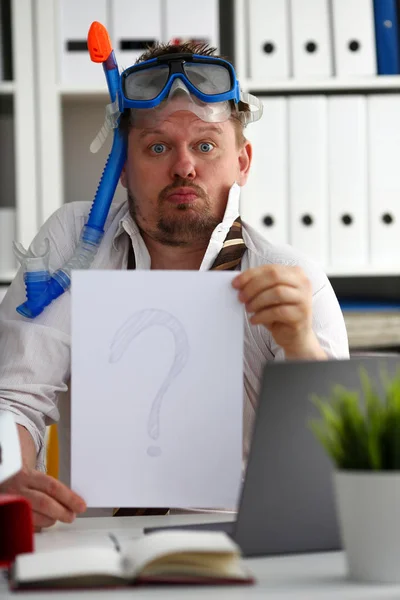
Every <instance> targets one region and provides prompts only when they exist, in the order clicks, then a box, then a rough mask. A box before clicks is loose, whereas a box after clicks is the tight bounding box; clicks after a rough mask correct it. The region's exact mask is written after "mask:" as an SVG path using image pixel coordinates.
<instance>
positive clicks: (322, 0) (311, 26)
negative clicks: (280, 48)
mask: <svg viewBox="0 0 400 600" xmlns="http://www.w3.org/2000/svg"><path fill="white" fill-rule="evenodd" d="M342 1H343V0H342ZM345 1H346V0H345ZM290 7H291V25H292V62H293V75H294V77H296V78H301V77H329V76H330V75H332V44H331V31H330V18H329V2H328V0H290Z"/></svg>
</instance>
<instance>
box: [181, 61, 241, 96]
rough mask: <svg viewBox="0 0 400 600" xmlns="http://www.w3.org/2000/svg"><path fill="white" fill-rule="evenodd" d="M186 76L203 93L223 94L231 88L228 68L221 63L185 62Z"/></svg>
mask: <svg viewBox="0 0 400 600" xmlns="http://www.w3.org/2000/svg"><path fill="white" fill-rule="evenodd" d="M184 70H185V74H186V77H187V78H188V80H189V81H190V83H191V84H192V85H194V87H195V88H197V89H198V90H199V91H200V92H202V93H203V94H208V95H210V96H212V95H213V94H224V93H225V92H229V90H230V89H231V88H232V85H231V77H230V73H229V71H228V69H226V68H225V67H223V66H222V65H213V64H210V65H207V64H204V63H198V64H196V63H185V64H184Z"/></svg>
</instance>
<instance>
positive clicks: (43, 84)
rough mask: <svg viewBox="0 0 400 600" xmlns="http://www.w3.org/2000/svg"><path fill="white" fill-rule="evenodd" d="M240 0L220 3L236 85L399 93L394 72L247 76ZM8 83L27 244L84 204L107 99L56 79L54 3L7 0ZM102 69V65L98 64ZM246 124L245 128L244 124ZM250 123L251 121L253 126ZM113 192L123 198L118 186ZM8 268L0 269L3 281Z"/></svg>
mask: <svg viewBox="0 0 400 600" xmlns="http://www.w3.org/2000/svg"><path fill="white" fill-rule="evenodd" d="M246 1H247V0H224V1H223V4H224V5H225V8H226V7H228V6H229V10H230V15H231V16H232V15H233V17H234V18H233V23H232V22H231V19H230V18H228V19H227V20H226V21H225V20H223V21H222V22H223V23H224V25H225V26H226V27H227V28H228V29H230V28H232V33H233V37H232V34H230V36H231V39H232V40H233V42H232V46H233V53H232V54H233V58H234V62H235V67H236V70H237V73H238V77H239V80H240V82H241V86H242V88H243V89H244V90H245V91H250V92H255V93H257V94H258V95H262V96H266V97H268V96H277V95H283V96H291V95H297V94H299V95H300V94H322V95H325V94H342V93H343V94H351V93H352V92H354V93H355V94H358V93H370V92H371V93H399V94H400V76H390V77H389V76H386V77H383V76H374V77H354V78H349V77H348V78H336V77H332V78H329V79H326V78H320V79H301V80H298V79H293V78H292V79H287V80H277V81H268V82H265V81H260V80H257V79H254V80H253V79H250V78H249V77H248V71H247V65H246V56H247V41H246V35H245V26H246V16H245V6H246ZM10 2H11V9H12V23H13V29H12V37H13V42H14V44H13V69H14V74H15V77H14V81H5V82H4V81H3V82H0V99H1V98H2V97H5V98H7V97H11V98H12V101H13V114H14V134H15V206H16V211H17V235H16V237H17V239H18V240H20V241H21V242H22V243H23V244H24V245H27V244H29V242H30V241H31V239H32V237H33V236H34V235H35V233H36V231H37V229H38V227H39V226H40V225H41V224H42V223H43V222H44V221H45V220H46V219H47V218H48V217H49V216H50V215H51V214H52V213H53V212H54V211H55V210H56V209H57V208H59V207H60V206H62V204H63V203H64V202H68V201H71V200H77V199H84V200H89V201H91V200H92V198H93V196H94V194H95V191H96V187H97V184H98V181H99V178H100V176H101V173H102V170H103V167H104V163H105V160H106V157H107V154H108V150H109V148H110V145H111V136H110V139H109V140H107V143H106V144H105V146H104V147H103V148H102V150H101V151H100V152H99V153H98V154H96V155H92V154H91V153H90V151H89V145H90V142H91V140H92V139H93V138H94V136H95V135H96V133H97V131H98V130H99V128H100V127H101V125H102V123H103V119H104V111H105V105H106V104H107V103H108V101H109V98H108V93H107V87H106V82H105V80H104V85H97V84H96V85H74V84H63V83H61V82H60V77H59V72H60V69H59V62H58V61H59V52H58V51H57V48H58V47H59V43H60V40H59V39H58V29H57V22H58V21H57V19H58V16H57V10H58V8H57V7H58V0H10ZM98 68H99V69H101V66H100V65H99V67H98ZM250 127H251V126H250ZM254 127H257V124H256V125H255V126H254ZM117 195H118V196H120V197H124V195H125V191H124V190H121V189H119V190H118V191H117ZM325 270H326V272H327V274H328V276H329V277H331V278H334V277H348V278H352V277H354V278H358V277H360V276H364V277H365V276H369V277H371V278H372V277H373V278H376V277H396V276H398V275H399V274H400V266H399V269H397V266H396V265H394V266H387V265H386V266H385V265H364V266H361V267H357V270H356V271H355V269H354V268H353V267H351V266H346V265H342V266H340V268H337V267H335V265H327V267H326V269H325ZM9 276H10V273H7V274H6V273H3V274H0V282H4V280H5V278H8V277H9Z"/></svg>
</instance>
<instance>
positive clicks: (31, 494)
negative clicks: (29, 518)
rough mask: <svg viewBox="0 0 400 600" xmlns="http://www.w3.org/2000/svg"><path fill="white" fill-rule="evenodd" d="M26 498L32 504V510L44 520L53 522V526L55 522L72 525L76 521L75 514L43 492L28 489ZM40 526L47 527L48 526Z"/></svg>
mask: <svg viewBox="0 0 400 600" xmlns="http://www.w3.org/2000/svg"><path fill="white" fill-rule="evenodd" d="M24 496H25V498H27V499H28V500H29V502H30V503H31V505H32V510H33V511H34V512H35V513H37V515H40V516H41V517H43V518H44V519H48V520H50V521H52V523H51V524H53V523H54V522H55V521H62V522H63V523H72V522H73V521H74V519H75V513H74V512H72V511H71V510H68V509H67V508H65V506H63V505H62V504H60V503H59V502H57V500H54V498H52V497H51V496H47V495H46V494H44V493H43V492H40V491H38V490H34V489H29V488H28V489H26V490H25V494H24ZM42 520H43V519H42ZM42 520H41V521H42ZM40 526H41V527H47V525H40Z"/></svg>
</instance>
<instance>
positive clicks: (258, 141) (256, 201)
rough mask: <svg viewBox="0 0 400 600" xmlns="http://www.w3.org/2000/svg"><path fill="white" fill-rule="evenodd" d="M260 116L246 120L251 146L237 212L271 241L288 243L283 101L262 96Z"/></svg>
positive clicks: (246, 133)
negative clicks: (250, 156)
mask: <svg viewBox="0 0 400 600" xmlns="http://www.w3.org/2000/svg"><path fill="white" fill-rule="evenodd" d="M263 104H264V112H263V117H262V119H261V120H260V121H259V122H258V123H255V124H250V125H249V126H248V127H247V129H246V130H245V136H246V138H247V139H248V140H249V141H250V142H251V144H252V146H253V161H252V164H251V167H250V175H249V179H248V181H247V183H246V185H245V186H243V187H242V190H241V194H240V214H241V217H242V219H243V221H245V222H246V223H249V225H251V226H252V227H254V228H255V229H256V230H257V231H258V232H259V233H261V235H263V236H264V237H265V238H266V239H267V240H269V241H270V242H272V243H277V244H285V243H288V241H289V239H288V220H287V218H288V215H287V204H288V178H287V177H288V175H287V173H288V147H287V146H288V138H287V101H286V99H285V98H278V97H275V98H264V99H263Z"/></svg>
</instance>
